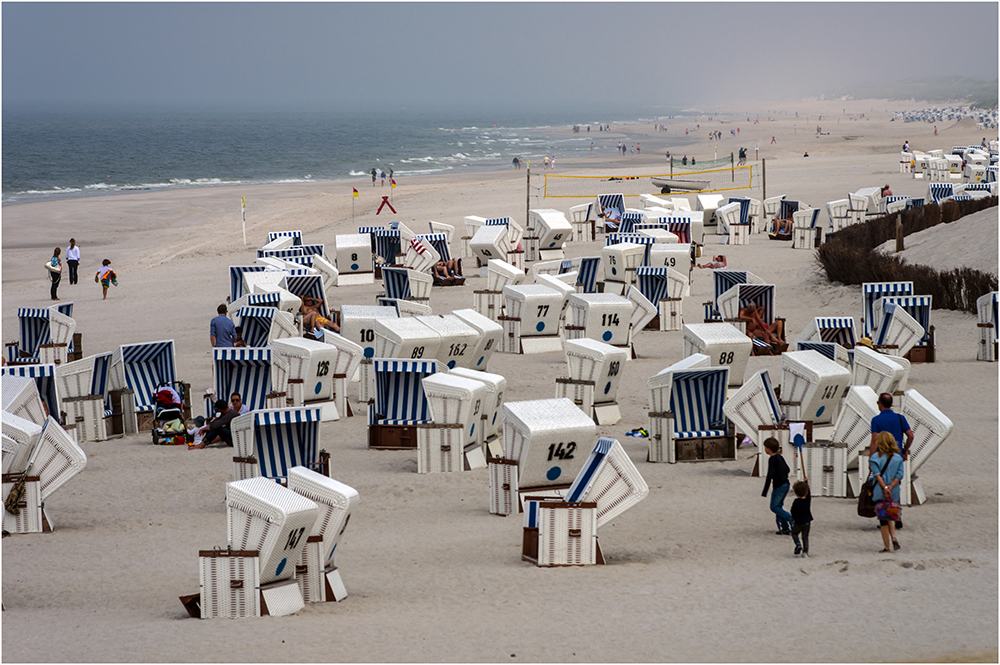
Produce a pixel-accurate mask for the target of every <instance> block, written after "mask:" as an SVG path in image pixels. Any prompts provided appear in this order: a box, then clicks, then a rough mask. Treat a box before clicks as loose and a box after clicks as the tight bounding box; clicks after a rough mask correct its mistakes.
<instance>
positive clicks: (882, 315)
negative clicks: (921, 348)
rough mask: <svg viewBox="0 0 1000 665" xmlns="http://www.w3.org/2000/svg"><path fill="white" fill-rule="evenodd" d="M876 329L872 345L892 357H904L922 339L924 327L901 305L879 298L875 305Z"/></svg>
mask: <svg viewBox="0 0 1000 665" xmlns="http://www.w3.org/2000/svg"><path fill="white" fill-rule="evenodd" d="M875 311H876V312H877V314H876V318H877V319H878V323H877V328H876V329H875V331H874V333H873V336H872V343H873V344H874V345H875V348H877V349H884V350H885V352H886V353H888V354H889V355H893V356H900V357H902V356H905V355H906V354H907V353H909V351H910V349H912V348H913V347H914V346H916V345H917V343H918V342H920V340H922V339H923V338H924V335H925V332H924V327H923V326H921V325H920V322H919V321H917V320H916V319H914V318H913V317H912V316H910V314H909V312H907V311H906V308H904V307H903V306H902V305H897V304H895V303H893V302H890V301H888V300H887V299H886V298H880V299H879V300H878V301H877V302H876V303H875Z"/></svg>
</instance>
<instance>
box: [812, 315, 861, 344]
mask: <svg viewBox="0 0 1000 665" xmlns="http://www.w3.org/2000/svg"><path fill="white" fill-rule="evenodd" d="M816 328H817V330H819V338H820V339H821V340H822V341H824V342H836V343H837V344H840V345H841V346H843V347H844V348H846V349H853V348H854V345H855V343H856V342H857V340H856V339H855V337H854V335H855V333H854V317H853V316H840V317H823V316H817V317H816Z"/></svg>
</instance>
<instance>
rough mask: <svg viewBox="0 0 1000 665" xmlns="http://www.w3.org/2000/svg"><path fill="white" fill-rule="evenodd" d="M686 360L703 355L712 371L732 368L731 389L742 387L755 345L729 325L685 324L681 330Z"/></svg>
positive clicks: (730, 372)
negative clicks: (710, 365)
mask: <svg viewBox="0 0 1000 665" xmlns="http://www.w3.org/2000/svg"><path fill="white" fill-rule="evenodd" d="M682 335H683V345H684V346H683V351H682V355H683V356H689V355H691V354H693V353H704V354H705V355H707V356H709V357H710V358H712V366H713V367H723V366H724V367H728V368H729V376H728V380H729V385H730V386H739V385H742V384H743V375H744V374H745V373H746V368H747V361H748V360H749V359H750V353H751V352H752V350H753V342H751V341H750V338H749V337H747V336H746V334H744V333H742V332H740V330H739V329H738V328H736V327H735V326H733V325H731V324H729V323H685V324H684V327H683V329H682Z"/></svg>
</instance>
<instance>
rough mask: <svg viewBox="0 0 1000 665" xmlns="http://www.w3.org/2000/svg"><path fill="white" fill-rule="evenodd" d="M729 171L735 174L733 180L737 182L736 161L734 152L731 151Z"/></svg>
mask: <svg viewBox="0 0 1000 665" xmlns="http://www.w3.org/2000/svg"><path fill="white" fill-rule="evenodd" d="M729 172H730V173H732V174H733V182H734V183H735V182H736V162H735V161H733V153H729Z"/></svg>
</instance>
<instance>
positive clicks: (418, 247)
mask: <svg viewBox="0 0 1000 665" xmlns="http://www.w3.org/2000/svg"><path fill="white" fill-rule="evenodd" d="M445 249H446V248H445ZM442 258H443V257H442V256H441V253H440V252H439V251H438V250H437V249H436V248H435V247H434V244H433V243H432V242H430V240H428V239H425V237H422V236H415V237H414V238H413V240H411V241H410V242H409V244H408V245H407V247H406V255H405V256H404V257H403V267H404V268H409V269H411V270H414V271H416V272H425V273H429V272H430V271H431V270H432V269H433V268H434V266H435V265H436V264H437V262H438V261H441V260H442Z"/></svg>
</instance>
